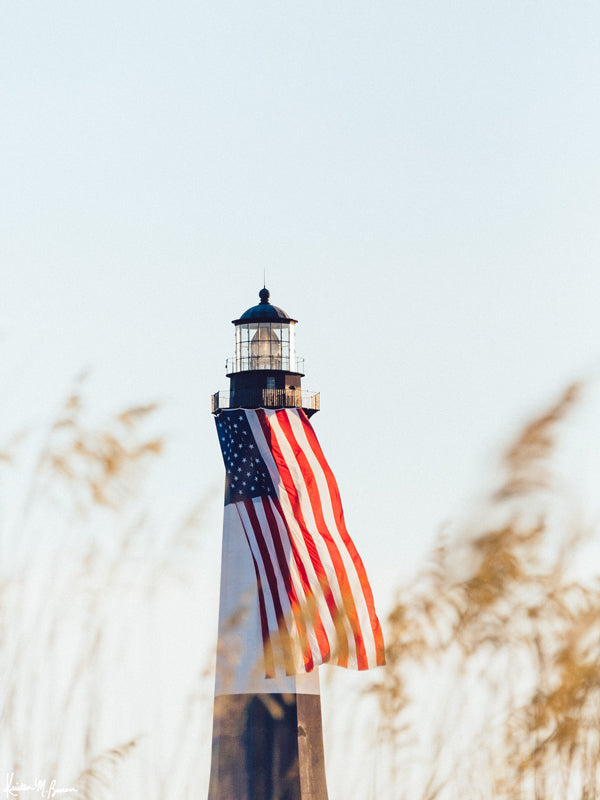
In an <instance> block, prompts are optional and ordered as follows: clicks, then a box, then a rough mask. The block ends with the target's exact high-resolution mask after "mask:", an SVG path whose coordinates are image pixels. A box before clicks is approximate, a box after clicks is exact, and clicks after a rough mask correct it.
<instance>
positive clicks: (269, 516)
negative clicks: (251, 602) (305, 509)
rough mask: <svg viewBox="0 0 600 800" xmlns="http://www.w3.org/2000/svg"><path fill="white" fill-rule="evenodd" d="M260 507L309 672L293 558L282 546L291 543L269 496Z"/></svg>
mask: <svg viewBox="0 0 600 800" xmlns="http://www.w3.org/2000/svg"><path fill="white" fill-rule="evenodd" d="M261 500H262V498H261ZM262 509H263V511H264V513H265V517H266V520H267V525H268V530H269V533H270V535H271V540H272V542H273V547H274V548H275V554H276V557H277V566H278V567H279V570H280V572H281V575H282V577H283V581H284V584H285V587H286V589H287V593H288V597H289V600H290V605H291V608H292V613H293V615H294V621H295V623H296V629H297V631H298V635H299V637H300V643H301V647H302V656H303V659H304V667H305V669H306V672H310V671H311V670H312V668H313V667H314V662H313V657H312V652H311V649H310V647H309V644H308V638H307V633H306V623H305V620H304V617H303V614H302V609H301V608H300V604H299V602H298V596H297V594H296V588H295V586H294V580H293V577H292V574H291V573H292V570H291V566H292V564H293V560H292V559H290V558H289V556H288V557H287V558H286V555H285V553H284V548H283V543H284V541H285V543H286V545H287V547H286V549H288V550H291V543H290V541H289V538H288V537H287V535H286V536H285V539H284V537H283V536H282V535H281V531H280V530H279V526H278V525H277V521H276V519H275V516H274V514H273V509H272V508H271V504H270V498H269V497H266V498H264V500H263V501H262ZM286 534H287V531H286ZM290 622H291V620H290Z"/></svg>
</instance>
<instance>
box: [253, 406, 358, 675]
mask: <svg viewBox="0 0 600 800" xmlns="http://www.w3.org/2000/svg"><path fill="white" fill-rule="evenodd" d="M286 415H287V418H288V420H289V421H290V423H292V420H293V419H294V418H295V419H296V421H297V422H300V420H299V419H298V412H295V411H291V410H287V411H286ZM269 422H270V423H271V430H272V431H273V432H274V434H275V438H276V439H277V444H278V445H279V449H280V450H281V452H282V454H283V457H284V459H285V463H286V464H287V467H288V469H289V471H290V475H291V476H292V480H293V482H294V486H295V487H296V491H297V493H298V499H299V501H300V508H301V510H302V516H303V517H304V522H305V525H306V527H307V529H308V530H309V532H310V533H311V534H312V537H313V541H314V543H315V546H316V548H317V552H318V555H319V558H320V560H321V563H322V564H323V567H324V569H325V572H326V574H327V580H328V582H329V585H330V587H331V591H332V593H333V596H334V599H335V603H336V606H337V607H338V609H339V612H340V619H341V620H342V621H343V624H344V629H345V631H346V639H347V641H348V666H349V667H353V668H354V669H356V668H357V667H358V657H357V654H356V641H355V639H354V633H353V631H352V626H351V624H350V620H349V619H348V617H347V615H346V612H345V608H344V599H343V596H342V590H341V588H340V585H339V580H338V575H337V572H336V568H335V564H334V562H333V561H332V558H331V555H330V553H329V550H328V548H327V545H326V543H325V541H324V540H323V537H322V535H321V534H320V533H319V529H318V526H317V522H316V520H315V517H314V513H313V509H312V505H311V502H310V496H309V490H308V488H307V486H306V482H305V479H304V475H303V473H302V469H301V467H300V465H299V464H298V462H297V460H296V458H295V456H294V452H293V450H292V447H291V446H290V443H289V442H288V440H287V438H286V435H285V433H284V431H283V430H282V428H281V425H280V423H279V417H278V416H273V417H271V419H270V420H269ZM294 433H295V431H294ZM306 444H307V447H306V448H303V449H308V450H310V447H308V442H307V443H306ZM305 455H307V456H308V453H305ZM317 486H318V491H319V501H320V502H321V506H323V499H324V498H323V494H324V495H325V499H329V490H328V488H327V485H325V490H324V491H323V486H322V485H320V484H319V483H317ZM329 505H330V507H331V504H329ZM324 516H325V515H324ZM326 522H327V520H326ZM329 527H330V526H329V525H328V528H329ZM334 528H335V526H334ZM330 533H331V534H332V535H333V534H334V531H330ZM335 533H337V529H335ZM334 541H335V536H334ZM335 544H336V546H337V549H338V551H339V552H340V556H341V558H342V562H344V559H343V555H344V553H343V551H345V550H346V547H345V546H344V544H343V542H341V541H340V538H339V534H338V537H337V541H335ZM340 544H341V548H340ZM346 571H347V570H346ZM350 585H351V590H352V593H353V594H354V593H355V587H354V586H352V583H351V582H350ZM359 588H360V584H359ZM361 595H362V592H361ZM357 616H358V618H359V620H360V616H359V615H357Z"/></svg>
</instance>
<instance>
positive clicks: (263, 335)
mask: <svg viewBox="0 0 600 800" xmlns="http://www.w3.org/2000/svg"><path fill="white" fill-rule="evenodd" d="M250 361H251V364H252V367H251V368H252V369H281V340H280V339H279V337H278V336H277V333H276V332H275V331H274V330H273V329H272V328H271V325H270V323H268V322H261V323H259V327H258V330H257V331H256V333H255V334H254V336H253V337H252V340H251V342H250Z"/></svg>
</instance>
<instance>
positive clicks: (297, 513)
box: [256, 409, 348, 667]
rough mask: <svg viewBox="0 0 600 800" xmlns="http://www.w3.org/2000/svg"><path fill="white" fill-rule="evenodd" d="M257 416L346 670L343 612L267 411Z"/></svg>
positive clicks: (346, 654) (262, 410)
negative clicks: (338, 604) (320, 591)
mask: <svg viewBox="0 0 600 800" xmlns="http://www.w3.org/2000/svg"><path fill="white" fill-rule="evenodd" d="M275 413H276V414H280V413H285V411H284V412H275ZM256 416H257V418H258V420H259V422H260V425H261V428H262V430H263V433H264V436H265V439H266V441H267V444H268V445H269V449H270V451H271V454H272V456H273V459H274V460H275V463H276V465H277V470H278V472H279V477H280V480H281V482H282V483H283V486H284V489H285V491H286V494H287V496H288V498H289V501H290V505H291V506H292V512H293V517H294V520H295V522H296V523H297V524H298V527H299V528H300V532H301V534H302V538H303V539H304V543H305V545H306V548H307V550H308V554H309V558H310V560H311V563H312V565H313V568H314V570H315V573H316V576H317V580H318V581H319V585H320V587H321V590H322V592H323V595H324V596H325V600H326V603H327V607H328V609H329V613H330V615H331V620H332V622H333V624H334V627H335V630H336V634H337V640H338V645H339V654H338V658H337V662H336V663H337V664H338V665H339V666H341V667H347V666H348V640H347V636H346V631H345V629H344V625H343V623H342V620H341V619H340V613H339V612H340V609H338V607H337V604H336V602H335V598H334V596H333V593H332V591H331V586H330V584H329V580H328V578H327V573H326V570H325V568H324V566H323V563H322V561H321V559H320V557H319V553H318V551H317V548H316V545H315V542H314V539H313V536H312V534H311V532H310V531H309V529H308V528H307V526H306V523H305V521H304V516H303V514H302V509H301V507H300V501H299V498H298V493H297V491H296V487H295V485H294V481H293V479H292V476H291V474H290V471H289V469H288V466H287V464H286V461H285V458H284V457H283V454H282V452H281V450H280V448H279V445H278V443H277V439H276V437H275V434H274V433H273V432H272V431H271V427H270V424H269V422H268V417H267V414H266V413H265V411H264V409H258V410H257V412H256ZM291 542H292V547H293V548H294V550H296V548H295V545H294V540H293V538H292V539H291ZM298 556H299V554H298ZM311 595H313V596H314V592H312V591H311Z"/></svg>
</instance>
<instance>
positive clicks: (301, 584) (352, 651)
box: [216, 408, 385, 678]
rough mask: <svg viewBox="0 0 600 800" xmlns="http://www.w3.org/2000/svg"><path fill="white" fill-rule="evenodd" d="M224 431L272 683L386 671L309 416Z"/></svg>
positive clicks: (247, 416)
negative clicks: (332, 670)
mask: <svg viewBox="0 0 600 800" xmlns="http://www.w3.org/2000/svg"><path fill="white" fill-rule="evenodd" d="M216 423H217V431H218V434H219V441H220V443H221V450H222V453H223V460H224V462H225V469H226V472H227V477H226V488H225V505H227V504H229V503H233V504H234V506H235V508H236V510H237V512H238V514H239V517H240V520H241V523H242V526H243V529H244V533H245V535H246V539H247V541H248V545H249V547H250V551H251V553H252V559H253V562H254V570H255V573H256V581H257V586H258V602H259V611H260V623H261V630H262V640H263V652H264V663H265V675H266V677H268V678H271V677H275V675H276V674H281V672H282V671H283V670H284V671H285V673H286V674H287V675H298V674H300V673H305V672H311V671H312V670H313V669H314V668H315V667H316V666H318V665H319V664H325V663H329V664H336V665H338V666H342V667H350V668H353V669H359V670H363V669H369V668H370V667H374V666H378V665H381V664H384V663H385V654H384V645H383V636H382V633H381V627H380V624H379V620H378V619H377V615H376V613H375V606H374V603H373V594H372V592H371V587H370V586H369V581H368V579H367V575H366V572H365V568H364V566H363V563H362V561H361V559H360V556H359V555H358V553H357V551H356V548H355V546H354V543H353V542H352V539H351V538H350V536H349V535H348V532H347V530H346V525H345V523H344V514H343V511H342V504H341V500H340V495H339V490H338V487H337V483H336V480H335V478H334V476H333V473H332V472H331V470H330V468H329V465H328V464H327V462H326V460H325V458H324V456H323V452H322V450H321V447H320V445H319V443H318V441H317V438H316V436H315V432H314V430H313V428H312V426H311V424H310V422H309V421H308V418H307V416H306V414H305V413H304V411H302V410H301V409H297V408H286V409H280V410H269V409H262V408H260V409H257V410H246V409H235V410H226V411H221V412H220V413H219V415H218V416H217V417H216Z"/></svg>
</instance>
